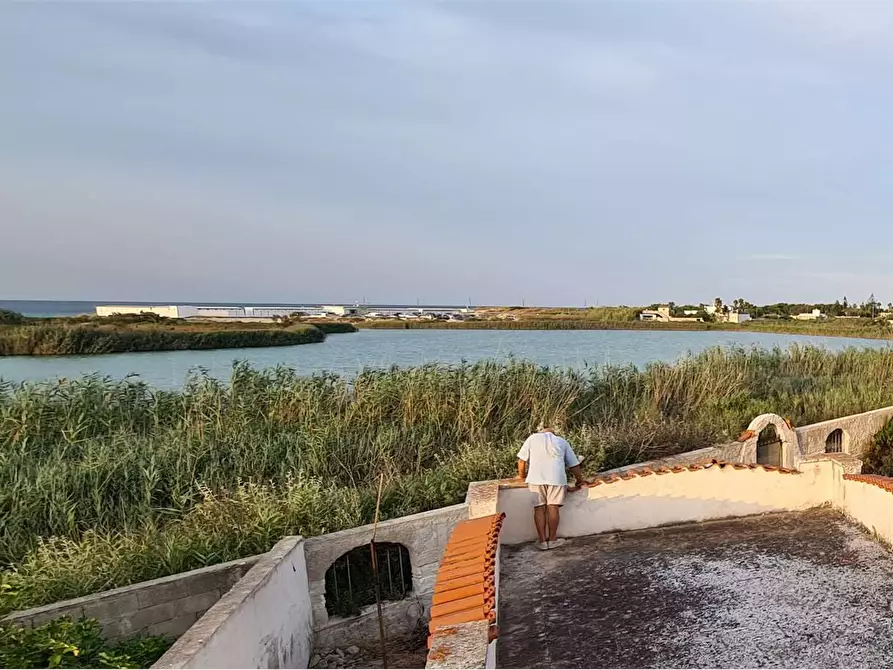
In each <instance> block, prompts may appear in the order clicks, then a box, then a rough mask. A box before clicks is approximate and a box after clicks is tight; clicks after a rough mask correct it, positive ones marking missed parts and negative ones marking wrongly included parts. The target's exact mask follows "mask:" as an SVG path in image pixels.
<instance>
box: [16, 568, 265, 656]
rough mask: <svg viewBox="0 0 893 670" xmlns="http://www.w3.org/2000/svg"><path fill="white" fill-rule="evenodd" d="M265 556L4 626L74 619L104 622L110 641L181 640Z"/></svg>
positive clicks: (36, 612)
mask: <svg viewBox="0 0 893 670" xmlns="http://www.w3.org/2000/svg"><path fill="white" fill-rule="evenodd" d="M259 558H260V557H259V556H254V557H251V558H245V559H241V560H238V561H230V562H229V563H221V564H220V565H214V566H211V567H209V568H201V569H199V570H192V571H191V572H181V573H180V574H176V575H172V576H170V577H162V578H161V579H154V580H152V581H148V582H141V583H139V584H133V585H132V586H126V587H123V588H120V589H113V590H111V591H103V592H101V593H96V594H94V595H91V596H85V597H83V598H76V599H74V600H63V601H61V602H57V603H53V604H52V605H45V606H43V607H36V608H34V609H29V610H22V611H20V612H13V613H12V614H10V615H8V616H6V617H4V618H3V619H2V620H0V621H2V623H4V624H10V623H12V624H16V625H20V626H28V627H34V626H39V625H41V624H44V623H46V622H48V621H51V620H53V619H57V618H59V617H63V616H69V617H72V618H74V619H78V618H81V617H87V618H94V619H97V620H98V621H99V624H100V626H101V627H102V631H103V634H104V635H105V637H106V638H107V639H110V640H120V639H125V638H128V637H132V636H134V635H137V634H140V633H146V634H149V635H164V636H167V637H172V638H173V637H179V636H180V635H182V634H183V633H185V632H186V631H187V630H188V629H189V627H190V626H192V624H194V623H195V622H196V621H197V620H198V619H199V618H200V617H201V616H202V615H203V614H204V613H205V612H206V611H207V610H208V609H209V608H210V607H211V606H212V605H213V604H214V603H216V602H217V601H218V600H219V599H220V598H221V597H222V596H223V595H224V594H225V593H227V592H228V591H229V590H230V589H231V588H232V587H233V586H234V585H235V584H236V583H237V582H238V581H239V580H240V579H241V578H242V577H243V576H244V575H245V574H246V573H247V572H248V571H249V570H250V569H251V566H252V565H254V564H255V563H256V562H257V561H258V560H259Z"/></svg>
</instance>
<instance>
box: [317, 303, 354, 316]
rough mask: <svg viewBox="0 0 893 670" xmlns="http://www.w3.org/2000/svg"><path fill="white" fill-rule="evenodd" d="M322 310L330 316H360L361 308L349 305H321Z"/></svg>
mask: <svg viewBox="0 0 893 670" xmlns="http://www.w3.org/2000/svg"><path fill="white" fill-rule="evenodd" d="M322 311H323V312H325V313H326V314H330V315H331V316H360V315H361V314H362V311H363V310H361V309H360V308H359V307H357V306H351V305H323V306H322Z"/></svg>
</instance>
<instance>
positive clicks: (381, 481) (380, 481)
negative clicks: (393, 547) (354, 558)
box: [369, 473, 388, 668]
mask: <svg viewBox="0 0 893 670" xmlns="http://www.w3.org/2000/svg"><path fill="white" fill-rule="evenodd" d="M383 486H384V473H381V475H380V477H379V479H378V500H377V501H376V502H375V523H373V524H372V539H371V540H370V541H369V551H371V552H372V577H373V579H375V606H376V608H377V609H378V637H379V640H380V641H381V667H382V668H387V667H388V651H387V639H386V638H385V633H384V617H383V616H382V613H381V583H380V582H379V581H378V553H377V552H376V551H375V534H376V533H377V532H378V516H379V513H380V512H381V490H382V487H383Z"/></svg>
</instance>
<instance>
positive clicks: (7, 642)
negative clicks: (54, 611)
mask: <svg viewBox="0 0 893 670" xmlns="http://www.w3.org/2000/svg"><path fill="white" fill-rule="evenodd" d="M170 644H171V643H170V642H169V641H168V640H166V639H165V638H163V637H158V636H144V637H136V638H132V639H130V640H125V641H124V642H120V643H117V644H107V643H106V642H104V641H103V639H102V632H101V630H100V628H99V624H98V623H97V622H96V620H95V619H80V620H78V621H72V620H71V619H70V618H68V617H63V618H60V619H55V620H54V621H50V622H49V623H47V624H44V625H42V626H38V627H36V628H23V627H20V626H0V668H148V667H149V666H151V665H152V664H153V663H155V661H157V660H158V659H159V658H160V657H161V655H162V654H164V652H165V651H167V649H168V647H170Z"/></svg>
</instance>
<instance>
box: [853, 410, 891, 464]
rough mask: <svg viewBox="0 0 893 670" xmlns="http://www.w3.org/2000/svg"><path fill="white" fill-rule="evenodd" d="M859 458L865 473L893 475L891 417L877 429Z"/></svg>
mask: <svg viewBox="0 0 893 670" xmlns="http://www.w3.org/2000/svg"><path fill="white" fill-rule="evenodd" d="M861 458H862V472H864V473H865V474H867V475H883V476H885V477H893V419H891V420H890V421H888V422H887V423H886V425H885V426H884V427H883V428H881V429H880V430H879V431H878V433H877V435H875V436H874V440H872V443H871V445H870V446H869V447H868V449H866V450H865V452H864V453H863V454H862V457H861Z"/></svg>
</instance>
